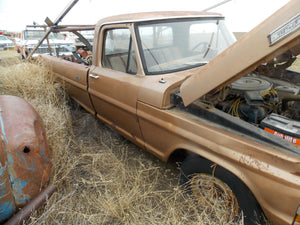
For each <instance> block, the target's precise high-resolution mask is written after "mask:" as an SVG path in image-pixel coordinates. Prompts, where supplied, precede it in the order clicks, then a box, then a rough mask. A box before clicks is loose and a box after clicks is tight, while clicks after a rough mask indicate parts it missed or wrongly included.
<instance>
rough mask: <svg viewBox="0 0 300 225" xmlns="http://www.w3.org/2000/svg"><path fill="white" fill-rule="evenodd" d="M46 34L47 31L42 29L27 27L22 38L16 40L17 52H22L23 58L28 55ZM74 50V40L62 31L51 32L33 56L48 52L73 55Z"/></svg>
mask: <svg viewBox="0 0 300 225" xmlns="http://www.w3.org/2000/svg"><path fill="white" fill-rule="evenodd" d="M44 34H45V31H44V30H42V29H31V30H28V29H26V30H23V31H22V34H21V39H20V40H18V41H17V42H16V47H17V52H18V53H20V54H21V56H22V58H26V57H27V55H28V54H29V52H31V51H32V50H33V49H34V47H35V46H36V45H37V43H38V42H39V40H40V39H41V37H43V35H44ZM74 51H75V47H74V42H73V41H72V40H69V39H66V38H65V36H64V35H63V34H61V33H51V34H50V35H49V36H48V39H47V40H44V42H43V43H42V45H41V46H40V47H39V48H38V49H37V51H36V52H35V53H34V54H33V55H32V57H36V56H38V55H39V54H44V53H46V54H49V55H53V56H56V57H62V58H65V57H70V56H72V52H74Z"/></svg>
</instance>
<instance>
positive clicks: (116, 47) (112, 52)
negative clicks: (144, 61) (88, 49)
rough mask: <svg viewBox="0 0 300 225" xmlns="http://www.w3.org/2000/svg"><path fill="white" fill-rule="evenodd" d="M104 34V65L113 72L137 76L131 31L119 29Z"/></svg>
mask: <svg viewBox="0 0 300 225" xmlns="http://www.w3.org/2000/svg"><path fill="white" fill-rule="evenodd" d="M104 32H105V33H104V46H103V57H102V65H103V66H104V67H106V68H110V69H113V70H117V71H121V72H125V73H131V74H136V72H137V65H136V56H135V52H134V48H133V46H132V38H131V35H130V30H129V29H127V28H117V29H109V30H106V31H104Z"/></svg>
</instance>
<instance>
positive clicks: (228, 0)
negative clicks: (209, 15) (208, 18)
mask: <svg viewBox="0 0 300 225" xmlns="http://www.w3.org/2000/svg"><path fill="white" fill-rule="evenodd" d="M230 1H231V0H224V1H223V2H220V3H218V4H215V5H213V6H210V7H208V8H206V9H204V10H202V11H203V12H207V11H209V10H211V9H214V8H217V7H219V6H220V5H223V4H225V3H227V2H230Z"/></svg>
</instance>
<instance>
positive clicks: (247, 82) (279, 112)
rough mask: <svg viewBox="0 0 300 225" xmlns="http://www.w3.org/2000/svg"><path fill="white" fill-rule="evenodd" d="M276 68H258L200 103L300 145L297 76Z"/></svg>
mask: <svg viewBox="0 0 300 225" xmlns="http://www.w3.org/2000/svg"><path fill="white" fill-rule="evenodd" d="M269 67H270V66H269ZM275 67H276V65H274V64H273V66H272V70H269V72H268V73H266V72H265V70H263V69H262V67H261V68H259V69H257V70H256V71H254V72H252V73H251V74H248V75H246V76H245V77H242V78H240V79H238V80H236V81H235V82H233V83H231V84H230V85H227V86H226V87H223V88H222V89H221V90H218V91H212V92H210V93H208V94H206V95H205V96H203V97H202V98H201V99H200V101H201V102H202V103H205V104H209V105H213V107H215V108H216V109H219V110H221V111H223V112H225V113H227V114H230V115H231V116H234V117H238V118H240V119H241V120H244V121H246V122H248V123H251V124H253V125H255V126H257V127H260V128H262V129H264V130H265V131H267V132H270V133H272V134H274V135H276V136H278V137H280V138H282V139H286V140H287V141H289V142H292V143H294V144H297V145H300V73H298V72H295V71H289V70H285V68H284V70H283V69H281V68H280V67H279V68H280V69H279V68H277V70H275V69H274V68H275ZM263 68H264V69H265V68H266V66H264V67H263ZM270 71H271V72H270Z"/></svg>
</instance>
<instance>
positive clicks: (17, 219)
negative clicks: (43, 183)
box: [4, 184, 57, 225]
mask: <svg viewBox="0 0 300 225" xmlns="http://www.w3.org/2000/svg"><path fill="white" fill-rule="evenodd" d="M56 190H57V189H56V186H55V185H53V184H51V185H49V186H48V187H46V188H45V189H44V190H43V191H42V192H41V193H40V194H39V195H38V196H37V197H35V198H34V199H32V200H31V201H30V202H29V203H28V204H27V205H26V206H24V207H23V208H22V209H21V210H20V211H19V212H18V213H17V214H15V215H14V216H13V217H12V218H11V219H10V220H8V221H7V222H6V223H5V224H4V225H19V224H23V221H24V220H26V219H28V218H29V217H30V215H31V214H32V213H33V212H34V211H35V210H37V209H38V208H39V207H41V206H42V205H43V204H44V203H45V202H46V201H47V199H49V198H50V197H51V195H52V194H53V193H54V192H55V191H56Z"/></svg>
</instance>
